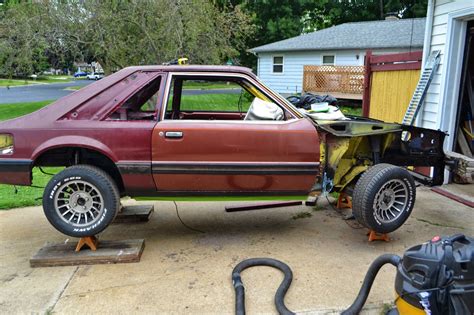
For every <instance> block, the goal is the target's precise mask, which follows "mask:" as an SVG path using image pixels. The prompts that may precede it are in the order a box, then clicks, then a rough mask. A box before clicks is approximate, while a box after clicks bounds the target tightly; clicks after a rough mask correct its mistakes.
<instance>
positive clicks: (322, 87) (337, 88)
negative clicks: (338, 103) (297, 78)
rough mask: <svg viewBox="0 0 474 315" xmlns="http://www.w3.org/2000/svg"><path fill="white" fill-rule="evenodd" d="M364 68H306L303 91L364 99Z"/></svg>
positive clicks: (304, 70)
mask: <svg viewBox="0 0 474 315" xmlns="http://www.w3.org/2000/svg"><path fill="white" fill-rule="evenodd" d="M364 68H365V67H364V66H309V65H308V66H304V68H303V91H305V92H314V93H317V94H331V95H333V96H335V97H338V98H347V99H359V100H361V99H362V95H363V92H364V72H365V70H364Z"/></svg>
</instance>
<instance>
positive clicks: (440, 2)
mask: <svg viewBox="0 0 474 315" xmlns="http://www.w3.org/2000/svg"><path fill="white" fill-rule="evenodd" d="M433 1H434V4H435V7H434V14H433V24H432V25H427V26H426V27H427V28H431V44H430V47H429V51H430V52H431V51H434V50H440V51H441V59H440V65H439V67H438V69H437V71H436V73H435V76H434V77H433V81H432V83H431V86H430V88H429V89H428V93H427V95H426V99H425V103H424V105H423V112H422V116H421V122H420V124H421V126H422V127H425V128H431V129H439V128H442V120H443V119H448V117H449V115H448V113H444V114H443V115H444V116H445V117H441V114H442V113H443V110H442V106H449V107H451V108H454V107H455V106H453V105H455V104H443V103H444V102H443V100H441V99H440V97H441V91H442V89H443V88H444V87H443V86H442V77H443V73H444V72H446V64H445V63H446V56H445V51H446V47H445V46H446V41H447V31H448V30H447V28H448V19H449V14H452V13H455V12H456V11H459V10H463V9H466V8H471V7H473V6H474V2H473V1H472V0H456V1H452V0H451V1H450V0H433ZM423 62H425V60H424V61H423ZM452 92H455V91H452ZM454 116H455V115H454Z"/></svg>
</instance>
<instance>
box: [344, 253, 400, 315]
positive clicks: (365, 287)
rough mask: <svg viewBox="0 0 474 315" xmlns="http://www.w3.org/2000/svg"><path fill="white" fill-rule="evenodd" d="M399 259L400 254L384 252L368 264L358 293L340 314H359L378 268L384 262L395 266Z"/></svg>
mask: <svg viewBox="0 0 474 315" xmlns="http://www.w3.org/2000/svg"><path fill="white" fill-rule="evenodd" d="M401 260H402V259H401V258H400V256H397V255H393V254H384V255H382V256H379V257H377V258H376V259H375V260H374V261H373V262H372V264H371V265H370V267H369V270H367V273H366V274H365V278H364V282H363V283H362V286H361V287H360V290H359V294H357V297H356V299H355V300H354V302H353V303H352V305H351V306H349V308H348V309H347V310H345V311H343V312H342V313H341V315H357V314H359V313H360V311H361V310H362V307H364V304H365V301H367V297H368V296H369V292H370V289H371V288H372V284H373V283H374V280H375V277H376V276H377V273H378V272H379V270H380V269H381V268H382V267H383V266H384V265H386V264H391V265H394V266H395V267H397V266H398V264H399V263H400V261H401Z"/></svg>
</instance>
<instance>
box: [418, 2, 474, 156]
mask: <svg viewBox="0 0 474 315" xmlns="http://www.w3.org/2000/svg"><path fill="white" fill-rule="evenodd" d="M469 34H470V35H469ZM473 34H474V1H473V0H456V1H452V0H451V1H449V0H429V2H428V13H427V19H426V33H425V43H424V50H423V57H424V61H426V59H427V56H428V55H429V54H430V52H432V51H435V50H440V51H441V61H440V66H439V68H438V70H437V72H436V75H435V76H434V78H433V81H432V83H431V86H430V88H429V90H428V94H427V96H426V100H425V104H424V105H423V111H422V114H421V115H420V117H419V120H418V125H421V126H423V127H427V128H432V129H441V130H443V131H447V132H448V134H449V136H448V137H447V140H446V141H445V150H448V151H457V152H460V147H459V139H458V137H459V133H463V131H462V130H461V131H460V128H462V127H465V126H466V125H465V124H466V121H469V120H471V121H472V120H473V118H472V115H473V114H474V113H473V107H474V100H473V94H474V93H473V85H472V81H473V80H474V39H473ZM469 90H470V91H469ZM471 132H472V131H471ZM468 140H469V139H468ZM464 147H465V146H464ZM461 153H463V154H464V155H466V153H465V152H461Z"/></svg>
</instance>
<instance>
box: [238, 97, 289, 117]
mask: <svg viewBox="0 0 474 315" xmlns="http://www.w3.org/2000/svg"><path fill="white" fill-rule="evenodd" d="M283 118H284V113H283V109H281V108H280V106H278V105H276V104H275V103H272V102H267V101H264V100H262V99H260V98H258V97H256V98H254V100H253V101H252V104H250V107H249V110H248V112H247V114H246V115H245V118H244V120H283Z"/></svg>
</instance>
